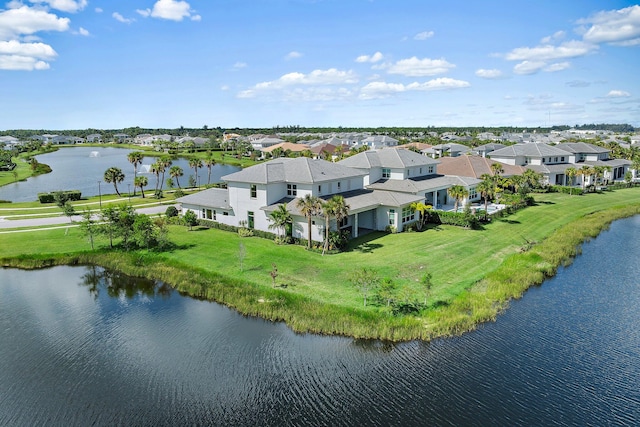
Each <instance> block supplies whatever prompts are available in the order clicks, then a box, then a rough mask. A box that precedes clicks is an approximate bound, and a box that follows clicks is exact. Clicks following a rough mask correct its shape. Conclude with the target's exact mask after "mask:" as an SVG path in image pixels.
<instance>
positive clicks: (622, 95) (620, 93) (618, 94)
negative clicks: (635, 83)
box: [607, 90, 631, 98]
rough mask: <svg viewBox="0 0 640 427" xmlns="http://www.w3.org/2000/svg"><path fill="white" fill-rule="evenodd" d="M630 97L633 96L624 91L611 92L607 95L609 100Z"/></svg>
mask: <svg viewBox="0 0 640 427" xmlns="http://www.w3.org/2000/svg"><path fill="white" fill-rule="evenodd" d="M629 96H631V94H630V93H629V92H626V91H624V90H611V91H609V93H608V94H607V98H626V97H629Z"/></svg>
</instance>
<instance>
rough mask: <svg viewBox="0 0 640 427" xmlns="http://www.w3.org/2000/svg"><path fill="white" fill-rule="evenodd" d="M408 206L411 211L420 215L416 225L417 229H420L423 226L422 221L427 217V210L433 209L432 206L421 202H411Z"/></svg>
mask: <svg viewBox="0 0 640 427" xmlns="http://www.w3.org/2000/svg"><path fill="white" fill-rule="evenodd" d="M409 207H410V208H411V210H412V211H414V212H418V215H420V218H418V223H417V224H418V226H417V227H418V231H421V230H422V227H424V223H425V220H426V217H427V211H429V210H431V209H433V206H431V205H426V204H424V203H422V202H414V203H411V205H410V206H409Z"/></svg>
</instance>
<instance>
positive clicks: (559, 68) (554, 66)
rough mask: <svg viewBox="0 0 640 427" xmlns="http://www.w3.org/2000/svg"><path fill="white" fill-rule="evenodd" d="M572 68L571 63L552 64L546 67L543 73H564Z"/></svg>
mask: <svg viewBox="0 0 640 427" xmlns="http://www.w3.org/2000/svg"><path fill="white" fill-rule="evenodd" d="M570 66H571V64H570V63H569V62H556V63H555V64H551V65H548V66H546V67H544V68H543V71H547V72H556V71H562V70H566V69H567V68H569V67H570Z"/></svg>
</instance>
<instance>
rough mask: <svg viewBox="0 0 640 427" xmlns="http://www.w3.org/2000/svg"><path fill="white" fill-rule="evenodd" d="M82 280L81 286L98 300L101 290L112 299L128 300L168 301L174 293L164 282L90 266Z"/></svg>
mask: <svg viewBox="0 0 640 427" xmlns="http://www.w3.org/2000/svg"><path fill="white" fill-rule="evenodd" d="M81 279H82V281H81V282H80V286H85V287H86V288H87V290H88V291H89V294H91V296H93V298H94V299H98V297H99V296H100V291H101V290H103V291H106V292H107V295H108V296H109V297H111V298H116V299H122V298H124V299H128V300H133V299H136V298H147V299H150V298H155V297H160V298H162V299H168V298H169V297H170V296H171V294H172V293H173V292H174V289H173V288H172V287H171V286H169V285H168V284H166V283H164V282H160V281H155V280H149V279H143V278H140V277H132V276H128V275H126V274H124V273H121V272H119V271H116V270H110V269H107V268H102V267H97V266H88V267H87V271H86V272H85V273H84V274H83V275H82V276H81Z"/></svg>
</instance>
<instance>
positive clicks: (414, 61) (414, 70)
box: [387, 56, 455, 77]
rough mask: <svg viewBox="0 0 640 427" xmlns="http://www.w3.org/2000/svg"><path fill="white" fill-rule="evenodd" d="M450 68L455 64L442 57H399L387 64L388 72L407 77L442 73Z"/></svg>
mask: <svg viewBox="0 0 640 427" xmlns="http://www.w3.org/2000/svg"><path fill="white" fill-rule="evenodd" d="M452 68H455V65H453V64H451V63H449V62H447V61H446V60H445V59H444V58H441V59H429V58H424V59H418V58H417V57H415V56H414V57H412V58H409V59H401V60H400V61H398V62H396V63H395V64H392V65H389V66H388V68H387V72H388V73H389V74H401V75H403V76H409V77H424V76H434V75H436V74H443V73H446V72H447V71H449V70H450V69H452Z"/></svg>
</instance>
